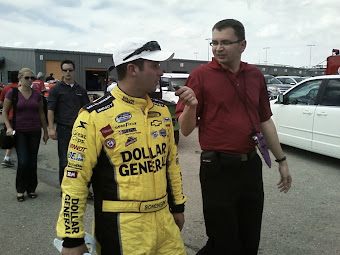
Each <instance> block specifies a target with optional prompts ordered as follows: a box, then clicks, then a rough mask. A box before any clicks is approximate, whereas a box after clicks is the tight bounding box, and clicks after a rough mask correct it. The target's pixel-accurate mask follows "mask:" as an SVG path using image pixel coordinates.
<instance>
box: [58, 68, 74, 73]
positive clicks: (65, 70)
mask: <svg viewBox="0 0 340 255" xmlns="http://www.w3.org/2000/svg"><path fill="white" fill-rule="evenodd" d="M61 71H63V72H65V73H66V72H67V71H69V72H70V73H72V72H73V71H74V70H73V69H61Z"/></svg>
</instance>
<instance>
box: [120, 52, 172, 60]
mask: <svg viewBox="0 0 340 255" xmlns="http://www.w3.org/2000/svg"><path fill="white" fill-rule="evenodd" d="M174 55H175V53H173V52H169V51H161V50H157V51H143V52H142V53H141V54H139V55H135V56H133V57H131V58H129V59H127V60H126V61H124V62H131V61H133V60H136V59H140V58H141V59H146V60H151V61H159V62H161V61H166V60H170V59H172V58H173V57H174Z"/></svg>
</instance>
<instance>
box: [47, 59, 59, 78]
mask: <svg viewBox="0 0 340 255" xmlns="http://www.w3.org/2000/svg"><path fill="white" fill-rule="evenodd" d="M60 64H61V61H58V60H47V61H46V77H47V76H49V75H50V73H53V77H54V78H55V79H57V80H59V81H61V77H62V76H63V73H62V72H61V70H60Z"/></svg>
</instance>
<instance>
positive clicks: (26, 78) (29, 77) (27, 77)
mask: <svg viewBox="0 0 340 255" xmlns="http://www.w3.org/2000/svg"><path fill="white" fill-rule="evenodd" d="M24 78H25V80H28V79H31V80H32V81H33V80H35V77H34V76H25V77H24Z"/></svg>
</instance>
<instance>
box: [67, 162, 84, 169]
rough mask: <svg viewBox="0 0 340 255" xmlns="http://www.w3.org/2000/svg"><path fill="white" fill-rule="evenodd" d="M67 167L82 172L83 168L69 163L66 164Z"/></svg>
mask: <svg viewBox="0 0 340 255" xmlns="http://www.w3.org/2000/svg"><path fill="white" fill-rule="evenodd" d="M67 167H69V168H72V169H76V170H83V166H82V165H80V164H75V163H70V162H68V164H67Z"/></svg>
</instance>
